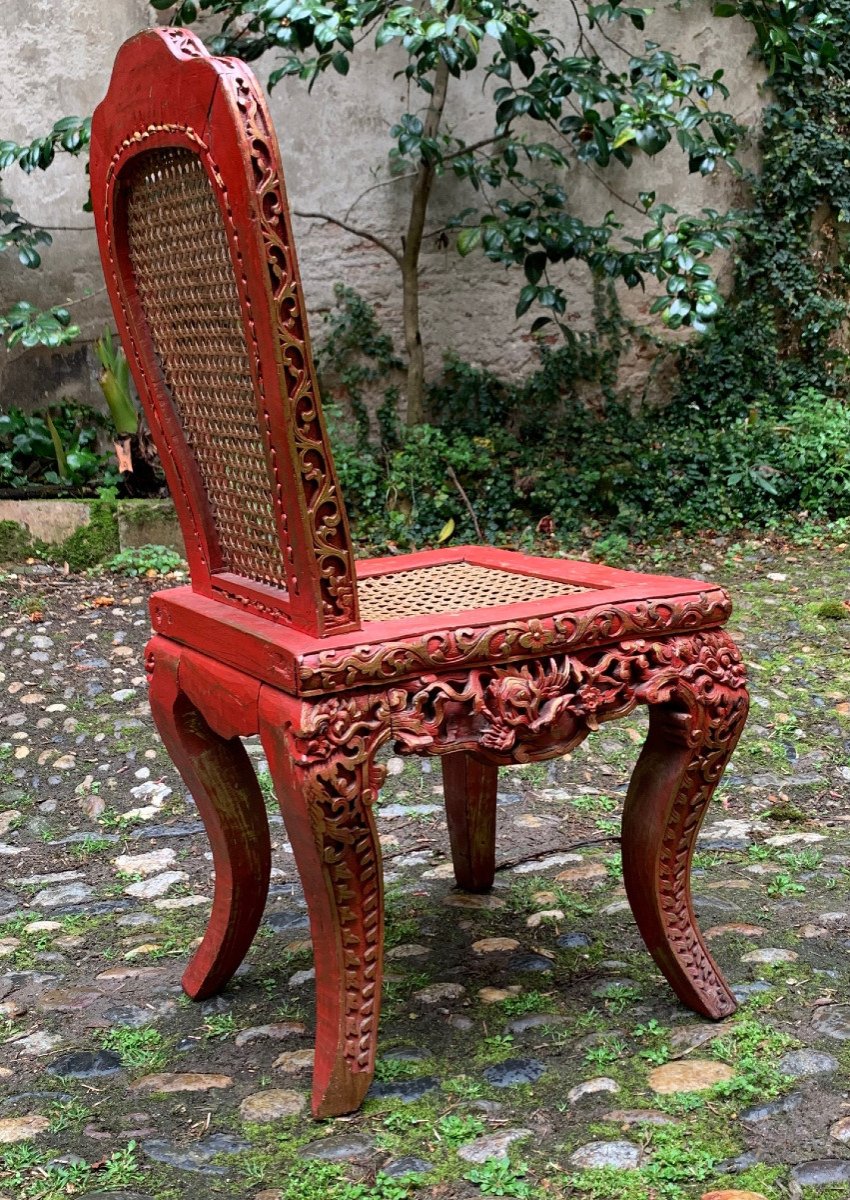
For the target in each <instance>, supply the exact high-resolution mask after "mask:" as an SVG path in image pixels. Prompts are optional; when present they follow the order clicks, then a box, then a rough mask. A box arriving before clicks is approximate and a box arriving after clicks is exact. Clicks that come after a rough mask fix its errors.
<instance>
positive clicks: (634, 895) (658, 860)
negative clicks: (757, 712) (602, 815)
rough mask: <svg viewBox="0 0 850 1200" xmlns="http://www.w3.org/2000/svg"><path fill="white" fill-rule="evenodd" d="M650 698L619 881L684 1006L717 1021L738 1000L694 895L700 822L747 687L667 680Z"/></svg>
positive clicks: (742, 716) (743, 711)
mask: <svg viewBox="0 0 850 1200" xmlns="http://www.w3.org/2000/svg"><path fill="white" fill-rule="evenodd" d="M665 690H666V691H667V695H665V697H664V699H665V702H664V703H660V704H652V705H651V706H650V710H649V715H650V728H649V736H648V737H647V741H646V745H645V746H644V748H643V751H642V752H641V755H640V758H639V759H638V763H637V766H636V767H635V770H634V774H633V775H632V779H631V783H630V785H629V791H628V795H627V797H626V803H625V806H624V808H623V827H622V855H623V882H624V884H625V888H626V895H627V896H628V898H629V902H630V904H631V907H632V912H633V913H634V917H635V921H636V922H637V926H638V928H639V929H640V932H641V935H642V936H643V940H644V942H645V943H646V945H647V948H648V949H649V951H650V953H651V954H652V957H653V958H654V959H655V961H656V963H657V964H658V966H659V967H660V968H661V970H662V972H663V973H664V976H665V978H666V979H667V980H668V982H669V983H670V986H671V987H672V988H673V990H674V992H675V993H676V995H677V996H678V997H679V999H680V1000H681V1001H682V1003H683V1004H686V1005H687V1006H688V1008H692V1009H694V1010H695V1011H696V1012H698V1013H702V1014H703V1016H706V1017H711V1018H713V1019H714V1020H719V1019H720V1018H722V1017H726V1016H729V1015H730V1013H733V1012H734V1011H735V1008H736V1002H735V998H734V996H733V995H732V993H731V991H730V989H729V987H728V985H727V984H726V982H725V980H724V978H723V976H722V975H721V973H720V970H719V968H718V967H717V964H716V963H715V961H714V959H713V958H712V957H711V954H710V953H709V951H708V948H707V946H706V944H705V941H704V940H703V937H702V934H701V933H700V931H699V926H698V925H697V921H696V918H695V916H694V910H693V905H692V903H691V859H692V858H693V854H694V848H695V846H696V841H697V836H698V834H699V830H700V825H701V824H702V821H703V817H704V816H705V813H706V810H707V808H708V803H709V801H710V799H711V797H712V795H713V793H714V788H715V786H716V785H717V782H718V780H719V779H720V777H721V775H722V774H723V770H724V768H725V766H726V764H727V762H728V761H729V757H730V755H731V754H732V751H733V750H734V749H735V746H736V744H737V741H738V738H739V737H740V734H741V730H742V729H743V727H744V722H745V721H746V719H747V708H748V704H747V697H746V693H741V692H737V693H735V692H731V691H730V690H729V689H727V688H726V687H724V686H723V685H722V684H721V685H720V686H719V687H717V688H715V689H714V690H713V691H711V692H710V693H698V692H697V691H696V690H695V689H694V688H693V687H692V685H691V684H690V683H689V681H687V680H686V679H683V678H678V679H676V680H673V681H671V686H670V688H669V689H665Z"/></svg>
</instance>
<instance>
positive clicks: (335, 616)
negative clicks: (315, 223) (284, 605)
mask: <svg viewBox="0 0 850 1200" xmlns="http://www.w3.org/2000/svg"><path fill="white" fill-rule="evenodd" d="M232 78H233V82H234V87H235V91H236V104H237V108H238V111H239V113H240V116H241V118H242V121H243V124H244V128H245V135H246V139H247V145H248V147H249V150H250V155H251V163H252V166H253V171H254V185H255V189H256V197H257V215H258V218H259V232H260V235H261V237H262V240H263V247H264V251H265V257H266V265H267V269H268V276H269V285H270V288H271V296H272V303H273V307H274V317H275V323H276V328H277V336H278V343H279V353H280V367H281V373H282V374H281V378H282V383H283V389H282V391H283V395H284V402H285V404H286V406H287V410H288V411H287V420H288V422H289V423H290V424H291V428H292V430H293V433H294V437H295V449H296V456H297V463H298V469H299V471H300V475H301V487H302V490H303V495H304V503H305V505H306V510H307V517H308V521H309V525H310V532H311V535H312V541H313V553H314V554H315V556H316V562H317V564H318V568H319V586H320V590H321V601H322V608H323V611H324V614H325V620H326V624H327V626H328V627H331V628H332V627H334V626H336V625H351V624H352V622H353V621H354V620H355V619H356V616H357V605H356V583H355V576H354V560H353V555H352V552H351V545H350V540H349V535H348V528H347V522H346V518H345V512H344V509H343V504H342V500H341V498H340V491H339V485H338V483H337V479H336V474H335V472H334V467H333V460H332V458H331V453H330V449H329V447H328V439H327V432H326V430H325V426H324V421H323V419H322V414H321V406H320V401H319V395H318V388H317V385H316V379H315V373H314V370H313V363H312V358H311V354H310V344H309V338H308V334H307V326H306V321H305V317H304V302H303V298H302V296H301V281H300V279H299V278H298V273H297V268H296V266H295V251H294V249H293V245H292V234H291V230H290V228H289V220H288V210H287V206H286V197H285V194H284V187H283V181H282V179H281V177H280V174H279V171H278V166H277V154H276V152H275V149H274V146H275V137H274V133H273V131H272V129H271V128H270V126H269V123H268V120H267V117H266V113H265V111H264V109H263V107H262V105H261V104H260V102H259V99H258V96H257V91H256V85H255V84H254V83H253V81H249V80H248V79H246V78H245V77H244V76H243V75H240V74H239V73H238V72H236V73H234V75H233V76H232Z"/></svg>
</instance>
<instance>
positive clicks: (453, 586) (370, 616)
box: [357, 563, 591, 621]
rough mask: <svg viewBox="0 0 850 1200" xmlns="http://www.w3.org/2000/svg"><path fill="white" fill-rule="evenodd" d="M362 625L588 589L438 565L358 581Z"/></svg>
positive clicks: (470, 565) (493, 571) (466, 565)
mask: <svg viewBox="0 0 850 1200" xmlns="http://www.w3.org/2000/svg"><path fill="white" fill-rule="evenodd" d="M357 590H358V594H359V596H360V615H361V617H362V619H363V620H364V621H392V620H401V619H403V618H405V617H419V616H424V615H426V614H427V613H434V614H438V613H445V612H465V611H466V610H468V609H476V608H495V607H496V606H497V605H501V604H516V603H520V602H522V601H523V600H546V599H548V598H549V597H551V596H566V595H569V594H571V593H575V592H586V591H589V590H591V589H588V588H586V587H583V586H581V585H580V584H571V583H564V582H563V580H559V579H539V578H537V577H536V576H534V575H521V574H520V573H519V572H516V571H502V570H497V569H494V568H492V567H482V566H478V565H476V564H474V563H441V564H439V565H437V566H433V567H417V568H414V569H413V570H408V571H394V572H390V573H389V574H386V575H369V576H366V577H365V578H361V579H359V580H358V584H357Z"/></svg>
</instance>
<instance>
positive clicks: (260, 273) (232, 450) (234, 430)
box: [90, 29, 359, 636]
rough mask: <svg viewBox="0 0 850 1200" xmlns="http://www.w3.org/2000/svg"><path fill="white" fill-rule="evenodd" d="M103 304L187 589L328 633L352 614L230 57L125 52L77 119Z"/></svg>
mask: <svg viewBox="0 0 850 1200" xmlns="http://www.w3.org/2000/svg"><path fill="white" fill-rule="evenodd" d="M90 169H91V189H92V201H93V205H94V213H95V221H96V224H97V233H98V241H99V245H100V252H101V257H102V260H103V266H104V273H105V275H106V281H107V286H108V290H109V296H110V299H111V302H112V308H113V311H114V314H115V320H116V322H117V325H118V331H119V333H120V336H121V340H122V343H123V345H124V349H125V351H126V353H127V357H128V359H129V362H130V366H131V369H132V372H133V378H134V379H135V381H136V385H137V387H138V390H139V395H140V397H141V399H142V403H143V406H144V409H145V412H146V414H147V418H148V422H149V424H150V427H151V432H152V434H153V437H154V440H155V441H156V445H157V449H158V450H159V454H160V458H161V460H162V464H163V467H164V470H165V474H166V477H167V480H168V484H169V487H170V489H171V494H172V496H173V498H174V502H175V504H176V506H177V513H178V516H179V518H180V523H181V527H182V529H183V534H184V537H185V541H186V551H187V556H188V560H189V567H190V571H191V577H192V586H193V588H194V589H195V590H196V591H197V592H200V593H201V594H203V595H206V596H209V597H212V598H215V599H217V600H221V601H223V602H224V603H226V604H232V605H235V606H236V607H238V608H240V609H243V610H246V611H249V612H253V613H255V614H257V615H260V616H263V617H267V618H269V619H271V620H274V621H278V622H283V623H286V624H289V625H291V626H292V627H294V628H296V629H299V630H303V631H305V632H309V633H313V634H316V635H318V636H325V635H329V634H333V633H339V632H342V631H343V630H346V629H353V628H357V626H358V624H359V615H358V604H357V585H356V579H355V571H354V562H353V556H352V551H351V541H350V536H349V532H348V521H347V518H346V514H345V508H344V505H343V501H342V497H341V495H340V491H339V485H338V482H337V479H336V475H335V473H334V466H333V460H332V457H331V452H330V447H329V445H328V438H327V432H326V429H325V424H324V420H323V418H322V412H321V403H320V400H319V393H318V389H317V386H316V378H315V371H314V368H313V361H312V356H311V352H310V341H309V336H308V332H307V323H306V315H305V311H304V299H303V294H302V289H301V279H300V277H299V273H298V264H297V262H296V257H295V250H294V245H293V239H292V228H291V223H290V218H289V210H288V207H287V202H286V192H285V188H284V182H283V172H282V169H281V165H280V152H279V150H278V145H277V140H276V138H275V134H274V130H273V128H272V124H271V121H270V118H269V115H268V111H267V109H266V106H265V102H264V100H263V96H262V92H261V90H260V87H259V85H258V84H257V81H256V80H255V78H254V76H253V75H252V74H251V72H250V71H249V70H248V68H247V67H245V65H244V64H243V63H241V62H239V61H238V60H236V59H227V58H213V57H212V56H210V55H209V54H208V53H207V52H206V50H205V49H204V47H203V45H202V43H201V42H200V41H198V39H197V38H196V37H194V36H193V35H192V34H191V33H188V32H187V31H186V30H182V29H152V30H149V31H147V32H145V33H141V34H139V35H138V36H137V37H134V38H132V39H131V40H130V41H129V42H127V43H125V45H124V46H122V48H121V50H120V51H119V53H118V57H117V59H116V62H115V67H114V70H113V74H112V80H111V82H110V85H109V91H108V92H107V95H106V97H105V99H104V100H103V101H102V103H101V104H100V105H99V107H98V109H97V111H96V112H95V115H94V121H93V124H92V150H91V168H90Z"/></svg>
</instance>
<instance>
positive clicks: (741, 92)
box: [0, 0, 761, 408]
mask: <svg viewBox="0 0 850 1200" xmlns="http://www.w3.org/2000/svg"><path fill="white" fill-rule="evenodd" d="M541 6H542V8H543V9H544V10H545V13H546V16H547V17H548V22H549V25H550V27H551V28H552V29H553V30H555V31H556V32H558V33H559V34H560V35H561V36H562V37H563V39H564V41H565V43H566V44H567V46H571V45H573V44H574V40H575V30H574V26H573V23H572V18H571V16H570V11H569V10H568V6H567V5H566V4H565V3H564V0H544V2H543V3H542V5H541ZM154 19H155V14H154V13H153V11H152V10H151V9H150V7H149V6H148V4H147V2H146V0H26V2H24V0H7V3H6V4H4V5H2V6H0V51H2V58H3V61H4V62H5V63H6V64H13V69H7V70H6V71H5V72H3V74H2V77H0V138H4V137H11V138H16V139H20V140H24V139H29V138H31V137H33V136H36V135H38V134H40V133H42V132H44V131H46V130H47V129H48V128H49V127H50V125H51V124H52V123H53V121H54V120H55V119H56V118H57V117H59V116H63V115H68V114H84V113H89V112H91V111H92V109H93V108H94V106H95V105H96V103H97V102H98V100H99V99H100V97H101V95H102V93H103V91H104V89H105V86H106V82H107V79H108V75H109V70H110V65H111V62H112V59H113V57H114V54H115V51H116V49H117V48H118V46H119V45H120V43H121V42H122V40H123V39H124V38H126V37H127V36H128V35H130V34H131V33H133V32H135V31H136V30H138V29H140V28H143V27H144V26H145V25H147V24H150V23H151V22H152V21H153V20H154ZM623 34H625V36H626V37H627V38H628V40H629V42H630V44H631V45H635V46H637V45H640V40H641V38H642V36H643V35H640V34H637V33H636V32H634V31H631V32H630V31H629V30H621V31H619V34H618V36H623ZM646 36H648V37H654V38H655V39H656V40H659V41H662V42H663V43H664V44H665V46H671V47H673V48H675V49H677V50H678V51H679V52H680V53H682V54H684V55H686V56H687V57H689V58H693V59H695V60H697V61H699V62H700V63H701V64H702V66H703V67H704V68H705V69H706V71H707V72H708V71H710V70H713V69H715V68H717V67H721V66H722V67H723V68H724V69H725V71H726V78H727V82H728V83H729V85H730V87H731V88H732V97H731V100H730V102H729V105H728V107H729V108H730V109H731V111H732V112H733V113H734V114H735V115H736V116H737V117H738V118H739V120H741V121H742V122H743V123H745V124H747V125H750V126H754V125H755V124H757V121H758V117H759V113H760V110H761V99H760V95H759V82H760V76H759V72H758V70H757V67H756V66H755V64H754V62H753V59H752V58H751V57H750V56H749V53H748V51H749V47H750V44H751V41H752V36H751V30H750V27H749V26H748V25H746V24H745V23H744V22H739V21H732V20H719V19H716V18H714V17H713V16H712V15H711V3H710V2H709V0H692V2H691V3H686V4H685V5H684V6H683V11H678V10H676V9H675V7H674V6H673V4H672V3H670V2H669V0H662V3H661V5H660V8H659V11H658V12H657V13H656V15H655V17H654V18H653V19H652V22H651V24H650V27H649V29H648V31H647V34H646ZM608 49H609V50H610V47H608ZM392 53H393V51H392V50H389V49H385V50H382V51H381V52H380V53H379V55H377V56H376V54H375V53H374V52H372V51H370V50H368V49H367V50H364V51H363V52H362V53H359V54H358V56H357V60H356V62H355V63H354V65H353V66H352V69H351V72H350V74H349V76H348V77H347V78H344V79H343V78H340V77H339V76H336V75H329V76H328V77H326V78H323V79H321V80H319V81H318V83H317V84H316V86H315V88H314V90H313V93H312V94H311V95H308V94H307V92H306V89H305V88H304V86H303V85H302V84H300V83H299V82H298V81H292V80H287V81H284V82H283V83H281V84H280V85H279V86H278V87H277V88H276V89H275V91H274V92H273V94H272V110H273V114H274V117H275V121H276V124H277V128H278V132H279V136H280V140H281V143H282V148H283V155H284V163H285V166H286V170H287V184H288V188H289V195H290V202H291V204H292V206H293V208H294V209H296V210H298V211H301V212H322V213H328V214H330V215H332V216H336V217H339V218H343V217H346V216H347V217H348V220H349V221H350V223H352V224H353V225H357V226H360V227H363V228H366V229H369V230H371V231H372V232H375V233H378V234H381V235H382V236H384V237H385V238H388V239H393V240H397V239H398V237H399V230H400V229H401V228H402V227H403V224H404V222H405V220H406V203H407V190H406V189H407V186H408V185H407V184H406V183H405V182H403V181H401V182H391V183H388V184H386V185H385V186H379V187H375V186H374V184H375V183H376V182H383V181H386V179H387V174H386V170H385V165H386V155H387V151H388V149H389V147H390V139H389V127H390V125H391V124H392V123H393V121H394V120H395V119H396V117H397V116H398V114H400V113H402V112H404V111H406V109H407V108H408V106H409V105H410V104H416V103H417V102H418V101H417V97H415V96H414V97H412V98H408V95H407V89H406V85H405V81H404V80H402V79H398V80H393V79H392V78H391V72H390V70H389V69H388V64H389V62H390V60H391V56H392ZM615 53H616V52H615ZM376 59H379V61H376ZM259 74H260V76H261V78H265V76H266V74H267V67H266V65H265V64H264V63H262V62H261V63H260V64H259ZM487 110H488V105H487V102H486V99H485V97H483V96H482V90H481V81H480V80H467V81H465V82H463V83H460V84H453V86H452V89H451V92H450V96H449V102H448V107H447V123H448V125H449V126H450V127H452V128H454V129H455V130H456V131H457V132H458V133H461V134H463V135H464V136H466V137H468V138H470V139H474V138H475V137H476V136H480V135H481V134H482V133H483V132H485V131H488V130H489V126H488V125H487ZM604 178H605V181H606V183H605V184H603V183H602V182H600V179H599V177H594V175H593V174H592V173H591V172H590V171H588V170H586V169H584V168H579V169H577V170H575V171H573V172H571V173H570V174H569V178H567V180H566V181H565V183H566V186H567V188H568V190H569V191H570V193H571V195H572V196H573V197H574V198H575V202H576V204H577V207H578V209H579V211H581V212H582V213H583V214H584V215H585V216H587V217H588V218H598V217H599V216H600V215H601V214H603V213H604V212H605V211H607V210H608V209H609V208H613V209H614V210H615V211H616V212H617V214H618V215H619V216H620V217H621V219H623V220H624V221H625V222H626V224H627V225H631V223H632V222H633V220H637V218H636V216H635V214H634V212H633V211H632V210H631V209H629V208H628V207H627V206H626V205H624V204H623V203H621V201H620V200H619V199H618V198H617V195H616V193H618V192H619V193H621V194H622V195H631V196H634V195H635V194H636V193H637V191H638V190H639V188H647V189H654V190H655V191H656V192H657V193H658V195H659V197H663V198H664V199H665V200H667V201H669V202H670V203H672V204H674V205H676V206H677V207H680V208H682V209H687V210H691V211H695V210H698V209H699V208H700V207H702V206H712V207H715V208H717V209H721V210H722V209H724V208H726V207H729V206H730V204H734V203H736V202H737V201H739V200H740V195H739V194H738V191H737V189H738V187H739V185H737V184H736V183H735V182H734V181H733V180H732V178H731V177H730V175H729V173H728V172H727V171H725V170H721V171H719V172H718V173H717V175H716V177H710V178H709V179H707V180H704V179H702V178H700V177H698V176H691V177H689V176H688V174H687V164H686V161H685V159H684V156H683V155H682V154H681V153H680V152H679V151H678V150H669V151H668V152H666V153H664V154H662V155H660V156H659V157H658V158H656V159H654V160H652V161H651V162H650V161H647V162H644V163H642V164H641V165H640V167H639V168H638V169H635V168H633V169H632V170H631V171H629V172H628V173H627V172H625V171H624V170H622V169H620V168H619V167H616V166H615V167H613V168H610V169H609V170H608V171H607V172H606V173H605V177H604ZM606 184H607V186H606ZM3 186H4V190H5V191H6V192H7V193H8V194H10V195H12V196H13V197H14V198H15V200H16V201H17V202H18V203H19V205H20V208H21V211H22V212H23V213H24V214H25V215H26V216H27V217H28V218H29V219H30V220H33V221H36V222H39V223H43V224H44V225H46V226H50V227H52V228H53V230H54V239H55V242H54V245H53V247H52V248H50V249H48V250H46V251H45V254H44V267H43V269H42V270H41V271H38V272H31V271H27V270H25V269H24V268H22V267H20V266H19V265H18V264H17V263H16V262H12V261H10V260H11V258H12V256H11V255H8V254H7V255H4V256H2V257H0V307H2V306H5V305H6V304H8V303H11V302H12V301H14V300H17V299H21V298H26V299H29V300H32V301H35V302H38V303H41V304H44V305H49V304H51V303H57V302H61V301H65V300H67V299H72V300H73V301H74V309H73V311H74V319H75V320H76V321H77V322H78V323H79V324H80V325H81V326H82V329H83V340H82V343H78V344H77V345H76V346H74V347H72V348H70V349H67V350H63V351H62V352H52V351H45V350H42V349H37V350H30V351H20V350H18V351H15V352H12V353H10V354H6V353H5V352H4V351H2V350H0V405H2V407H4V408H5V407H8V406H9V405H11V404H22V405H24V406H25V407H34V406H37V405H39V404H43V403H45V402H47V401H50V400H55V399H58V398H59V397H71V398H78V399H86V400H89V401H93V402H97V399H98V389H97V386H96V382H95V364H94V358H93V354H92V351H91V343H92V341H93V339H94V338H95V337H97V336H98V334H99V333H100V332H101V330H102V329H103V327H104V325H105V324H106V323H107V322H109V319H110V318H109V312H108V305H107V302H106V297H105V294H104V291H103V281H102V277H101V272H100V265H99V260H98V256H97V249H96V245H95V238H94V233H93V227H92V220H91V216H90V215H89V214H86V213H84V212H83V211H82V204H83V201H84V199H85V194H86V176H85V172H84V164H83V163H82V162H81V161H78V160H74V159H71V158H68V157H67V156H59V157H58V158H57V161H56V163H55V164H54V166H53V167H52V168H51V169H50V170H49V171H48V172H46V173H41V172H39V173H38V174H36V175H34V176H30V177H26V176H24V175H23V173H22V172H20V171H19V170H18V169H17V168H13V169H11V170H9V171H7V172H6V173H5V175H4V179H3ZM370 189H371V190H370ZM469 202H470V193H469V192H468V191H467V190H466V189H465V188H464V186H463V185H462V184H460V183H459V182H458V181H456V180H454V179H453V178H448V179H445V180H441V181H440V182H439V184H438V191H437V195H436V202H435V204H434V208H433V222H432V225H433V227H435V228H437V227H439V225H440V223H441V221H442V220H443V219H444V218H445V217H447V216H449V215H450V214H451V213H452V212H454V211H456V210H457V209H459V208H461V207H463V206H464V205H465V204H467V203H469ZM352 205H354V207H353V208H352ZM296 234H297V237H298V244H299V249H300V257H301V266H302V272H303V276H304V284H305V289H306V293H307V299H308V302H309V306H310V310H311V314H312V318H313V320H312V325H313V332H314V336H316V335H317V334H318V336H321V316H320V314H321V313H322V312H323V311H327V309H328V307H329V305H331V304H332V302H333V286H334V284H335V283H337V282H339V281H341V282H343V283H345V284H348V285H349V286H352V287H354V288H356V289H357V290H358V291H360V292H362V293H363V294H364V295H365V296H366V297H368V298H369V299H370V300H371V301H372V302H373V303H374V305H375V307H376V309H377V311H378V313H379V314H380V316H381V318H382V320H383V321H385V322H386V324H387V325H388V327H389V328H390V329H391V330H393V331H394V332H395V333H396V334H398V331H399V311H400V286H399V279H398V272H397V268H396V267H395V265H394V263H393V262H392V261H391V260H390V259H389V258H388V257H387V256H386V255H385V254H384V253H383V252H382V251H381V250H380V249H378V248H377V247H375V246H374V245H372V244H370V243H368V242H364V241H362V240H360V239H358V238H356V237H353V236H352V235H350V234H348V233H346V232H344V231H342V230H340V229H338V228H336V227H334V226H331V225H327V224H324V223H323V222H321V221H318V220H315V219H304V218H299V219H297V221H296ZM519 286H520V282H519V279H518V276H517V274H516V273H511V272H505V271H504V270H502V269H501V268H498V267H496V266H494V265H491V264H489V263H487V262H486V261H484V260H483V259H482V258H480V257H478V256H472V257H470V258H468V259H465V260H463V259H460V258H459V257H458V255H457V254H456V252H455V250H454V249H453V248H452V247H449V248H444V249H441V248H439V247H438V246H436V245H435V244H434V242H433V241H432V242H431V243H430V244H429V245H428V248H427V249H426V252H425V253H424V255H423V268H422V307H423V333H424V336H425V341H426V346H427V352H428V359H429V366H430V369H431V371H432V372H434V371H436V370H438V369H439V365H440V361H441V356H442V354H443V353H444V352H446V351H448V350H454V351H456V352H458V353H459V354H461V356H462V357H464V358H465V359H467V360H468V361H472V362H475V363H479V364H483V365H487V366H488V367H490V368H492V369H493V370H495V371H497V372H499V373H502V374H504V375H511V374H515V373H519V372H523V371H526V370H527V369H528V368H529V367H530V365H531V364H532V362H533V359H534V351H533V345H532V342H531V339H530V338H529V335H528V328H529V326H530V323H531V319H532V316H529V317H527V318H526V319H524V320H523V321H521V322H520V323H517V322H516V321H515V319H514V316H513V310H514V305H515V302H516V295H517V291H518V287H519ZM570 290H571V294H572V295H573V297H574V298H575V305H576V313H577V314H578V321H579V322H581V321H583V320H585V321H586V319H587V314H589V311H590V292H589V288H588V280H587V277H586V273H579V272H577V273H576V274H575V275H574V277H573V278H572V279H571V281H570ZM624 300H625V304H626V307H627V311H629V313H630V315H633V316H635V317H636V318H638V319H642V318H644V317H645V316H646V315H647V313H648V309H649V304H650V302H651V297H650V296H648V295H645V294H643V293H641V292H639V291H635V292H631V293H627V294H626V296H625V297H624ZM532 315H533V314H532ZM399 344H400V339H399ZM647 365H648V364H647V362H646V360H645V359H636V360H635V361H634V362H633V363H631V364H628V371H627V373H626V375H625V376H624V383H631V384H635V383H639V381H640V379H641V377H642V376H644V375H645V373H646V369H647Z"/></svg>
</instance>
